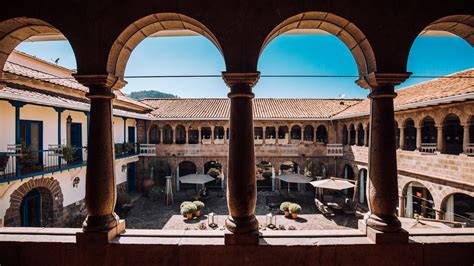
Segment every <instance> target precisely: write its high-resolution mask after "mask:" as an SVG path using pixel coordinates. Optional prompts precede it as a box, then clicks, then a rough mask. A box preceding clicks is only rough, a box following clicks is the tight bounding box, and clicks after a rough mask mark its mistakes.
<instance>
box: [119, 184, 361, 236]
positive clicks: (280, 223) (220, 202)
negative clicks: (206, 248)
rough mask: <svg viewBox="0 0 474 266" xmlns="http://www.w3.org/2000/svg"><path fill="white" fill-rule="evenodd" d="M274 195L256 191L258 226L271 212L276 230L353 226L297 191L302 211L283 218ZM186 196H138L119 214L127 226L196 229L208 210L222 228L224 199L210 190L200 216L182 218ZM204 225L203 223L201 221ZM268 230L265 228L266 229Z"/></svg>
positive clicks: (225, 212) (351, 219)
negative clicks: (322, 210)
mask: <svg viewBox="0 0 474 266" xmlns="http://www.w3.org/2000/svg"><path fill="white" fill-rule="evenodd" d="M275 198H278V193H270V192H259V193H258V195H257V205H256V209H255V215H256V216H257V219H258V221H259V225H260V227H261V229H264V228H262V227H263V226H264V225H265V224H266V216H267V214H268V213H272V214H273V215H275V216H276V228H278V230H324V229H325V230H334V229H335V230H339V229H356V228H357V220H358V218H356V217H355V215H354V214H345V213H342V212H341V213H337V214H336V215H334V216H332V217H326V216H324V215H323V214H321V213H320V212H319V211H318V210H317V208H316V206H315V205H314V201H313V198H312V197H311V196H310V195H299V196H297V197H295V198H294V199H292V201H294V202H297V203H298V204H300V205H301V207H302V212H301V214H300V215H299V217H298V218H296V219H291V218H285V217H284V216H283V215H282V213H281V212H280V211H279V209H278V208H273V210H271V209H270V207H269V204H268V201H269V199H275ZM184 200H187V198H186V196H185V194H183V193H178V194H177V195H175V197H174V202H173V204H172V205H169V206H166V205H165V204H164V199H159V200H156V201H153V200H151V199H150V198H148V197H144V196H139V197H138V198H135V200H134V201H133V207H132V208H131V210H130V212H129V213H128V214H127V215H126V216H125V217H122V216H121V218H126V221H127V228H129V229H164V230H199V229H208V228H209V227H208V226H207V225H208V214H209V213H214V214H215V215H216V216H217V224H218V228H216V230H223V228H224V222H225V220H226V219H227V216H228V213H229V212H228V209H227V200H226V198H225V197H219V195H217V194H211V195H210V196H209V197H208V198H207V199H206V200H205V201H204V203H205V204H206V206H205V208H204V209H203V213H202V215H201V216H200V217H197V218H196V217H195V218H193V219H186V218H185V217H183V215H181V214H180V210H179V205H180V204H181V202H182V201H184ZM202 224H204V225H206V226H205V227H204V226H203V225H202ZM267 230H268V229H267Z"/></svg>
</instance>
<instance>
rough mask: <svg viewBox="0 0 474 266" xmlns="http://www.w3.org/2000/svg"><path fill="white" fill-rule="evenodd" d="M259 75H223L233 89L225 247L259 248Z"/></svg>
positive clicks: (230, 95) (231, 94)
mask: <svg viewBox="0 0 474 266" xmlns="http://www.w3.org/2000/svg"><path fill="white" fill-rule="evenodd" d="M259 76H260V73H258V72H257V73H229V72H223V73H222V77H223V79H224V81H225V82H226V84H227V86H229V87H230V93H229V94H228V97H229V98H230V139H229V156H228V158H229V159H228V160H229V161H228V163H229V164H228V173H227V202H228V203H227V204H228V208H229V218H228V219H227V220H226V221H225V226H226V228H227V229H228V230H229V231H230V232H231V233H233V234H226V237H225V242H226V244H253V245H257V244H258V221H257V219H256V218H255V214H254V211H255V206H256V201H257V180H256V178H255V153H254V136H253V134H254V132H253V111H252V109H253V103H252V98H253V97H254V94H253V93H252V87H253V86H254V85H255V84H256V83H257V81H258V78H259Z"/></svg>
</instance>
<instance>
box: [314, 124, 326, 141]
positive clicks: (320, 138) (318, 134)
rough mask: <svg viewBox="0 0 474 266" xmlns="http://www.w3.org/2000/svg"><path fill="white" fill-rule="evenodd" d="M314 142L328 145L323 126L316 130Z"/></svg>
mask: <svg viewBox="0 0 474 266" xmlns="http://www.w3.org/2000/svg"><path fill="white" fill-rule="evenodd" d="M316 142H318V143H324V144H326V143H328V131H327V130H326V127H325V126H324V125H319V126H318V127H317V128H316Z"/></svg>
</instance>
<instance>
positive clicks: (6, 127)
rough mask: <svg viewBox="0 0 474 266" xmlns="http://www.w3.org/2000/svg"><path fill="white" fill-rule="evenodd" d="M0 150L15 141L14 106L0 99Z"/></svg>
mask: <svg viewBox="0 0 474 266" xmlns="http://www.w3.org/2000/svg"><path fill="white" fill-rule="evenodd" d="M0 122H1V123H0V152H6V151H7V145H8V144H14V143H15V108H14V107H13V106H12V105H11V104H10V103H9V102H7V101H0Z"/></svg>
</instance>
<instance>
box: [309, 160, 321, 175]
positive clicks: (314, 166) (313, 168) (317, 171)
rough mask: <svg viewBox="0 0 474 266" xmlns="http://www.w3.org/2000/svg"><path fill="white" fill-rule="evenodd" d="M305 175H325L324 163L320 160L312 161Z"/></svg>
mask: <svg viewBox="0 0 474 266" xmlns="http://www.w3.org/2000/svg"><path fill="white" fill-rule="evenodd" d="M305 175H307V176H310V177H317V176H322V177H324V165H323V164H322V163H320V162H310V163H309V164H308V165H307V166H306V169H305Z"/></svg>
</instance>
